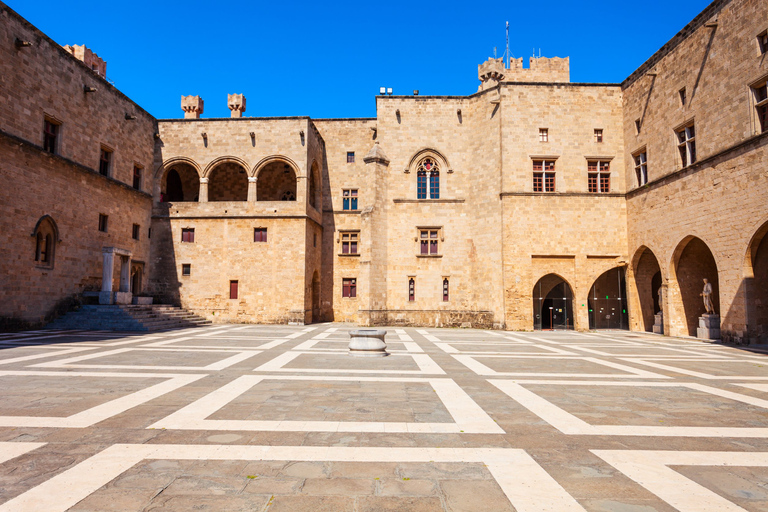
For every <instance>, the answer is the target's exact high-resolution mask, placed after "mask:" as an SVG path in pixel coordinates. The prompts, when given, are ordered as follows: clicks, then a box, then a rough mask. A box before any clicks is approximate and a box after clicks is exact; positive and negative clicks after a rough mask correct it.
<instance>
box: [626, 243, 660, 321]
mask: <svg viewBox="0 0 768 512" xmlns="http://www.w3.org/2000/svg"><path fill="white" fill-rule="evenodd" d="M632 271H633V272H632V275H633V278H634V285H635V289H636V291H637V297H638V299H639V302H640V304H639V307H640V311H639V312H638V313H639V314H640V316H641V317H642V323H643V329H644V330H645V331H647V332H652V331H653V324H654V315H655V314H656V313H658V312H659V311H660V310H661V305H660V304H659V290H660V289H661V283H662V277H661V266H660V265H659V260H658V259H657V258H656V255H655V254H654V253H653V251H652V250H650V249H649V248H647V247H645V246H643V247H640V248H639V249H638V250H637V252H636V253H635V256H634V258H632ZM633 314H634V313H633Z"/></svg>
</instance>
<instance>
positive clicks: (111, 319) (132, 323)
mask: <svg viewBox="0 0 768 512" xmlns="http://www.w3.org/2000/svg"><path fill="white" fill-rule="evenodd" d="M210 324H211V321H210V320H206V319H205V318H203V317H200V316H197V315H195V314H194V313H190V312H189V311H186V310H184V309H182V308H179V307H176V306H167V305H163V304H153V305H150V306H140V305H124V306H122V305H121V306H82V307H81V308H80V309H78V310H77V311H72V312H70V313H67V314H66V315H64V316H62V317H60V318H57V319H56V320H54V321H53V322H51V323H50V324H48V325H47V326H46V328H47V329H76V330H84V331H165V330H169V329H185V328H188V327H200V326H203V325H210Z"/></svg>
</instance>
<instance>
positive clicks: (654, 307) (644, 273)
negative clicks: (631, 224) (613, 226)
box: [590, 247, 662, 332]
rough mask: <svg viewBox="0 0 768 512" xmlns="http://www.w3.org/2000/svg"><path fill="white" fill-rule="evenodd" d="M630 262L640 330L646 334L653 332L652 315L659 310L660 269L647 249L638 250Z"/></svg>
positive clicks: (654, 257) (657, 262) (653, 255)
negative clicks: (637, 304)
mask: <svg viewBox="0 0 768 512" xmlns="http://www.w3.org/2000/svg"><path fill="white" fill-rule="evenodd" d="M632 261H633V264H632V270H633V271H634V272H633V274H634V280H635V282H634V285H635V288H636V291H637V298H638V299H639V301H640V305H639V307H640V311H639V313H640V316H641V317H642V328H643V330H645V331H647V332H653V324H654V315H655V314H656V313H658V312H659V311H660V310H661V305H660V304H659V289H660V288H661V281H662V279H661V267H660V266H659V261H658V259H656V255H655V254H653V251H651V250H650V249H648V248H647V247H641V248H640V249H638V251H637V252H636V253H635V257H634V258H633V260H632ZM590 296H591V294H590Z"/></svg>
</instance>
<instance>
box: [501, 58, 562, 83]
mask: <svg viewBox="0 0 768 512" xmlns="http://www.w3.org/2000/svg"><path fill="white" fill-rule="evenodd" d="M528 62H529V67H528V68H527V69H526V68H524V67H523V58H522V57H520V58H519V59H513V58H510V59H509V69H507V70H506V78H505V79H504V80H505V81H507V82H566V83H567V82H570V81H571V68H570V61H569V58H568V57H563V58H561V57H552V58H549V57H530V58H529V60H528Z"/></svg>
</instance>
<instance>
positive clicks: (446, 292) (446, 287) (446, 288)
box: [443, 276, 451, 302]
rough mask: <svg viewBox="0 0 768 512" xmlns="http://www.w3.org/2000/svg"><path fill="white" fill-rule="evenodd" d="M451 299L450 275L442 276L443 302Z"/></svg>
mask: <svg viewBox="0 0 768 512" xmlns="http://www.w3.org/2000/svg"><path fill="white" fill-rule="evenodd" d="M450 301H451V276H443V302H450Z"/></svg>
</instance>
